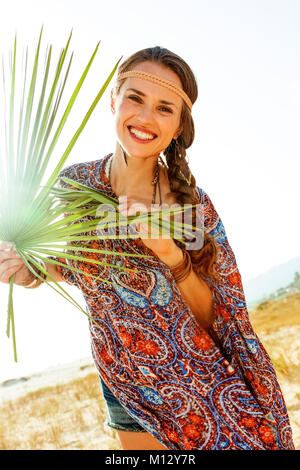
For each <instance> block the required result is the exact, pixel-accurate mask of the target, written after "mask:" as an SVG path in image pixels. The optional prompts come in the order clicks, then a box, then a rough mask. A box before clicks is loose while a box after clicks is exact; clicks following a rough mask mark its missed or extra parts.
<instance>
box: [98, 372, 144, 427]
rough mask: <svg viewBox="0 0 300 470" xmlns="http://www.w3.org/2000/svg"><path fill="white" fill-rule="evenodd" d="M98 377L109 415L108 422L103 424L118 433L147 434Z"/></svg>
mask: <svg viewBox="0 0 300 470" xmlns="http://www.w3.org/2000/svg"><path fill="white" fill-rule="evenodd" d="M99 377H100V384H101V387H102V393H103V397H104V399H105V402H106V407H107V411H108V414H109V420H108V421H105V423H104V424H105V425H106V426H109V427H111V428H114V429H117V430H118V431H131V432H132V431H133V432H147V431H146V430H145V429H144V428H142V426H140V425H139V424H138V423H137V422H136V421H135V420H134V419H133V418H132V417H131V416H130V415H129V414H128V413H127V411H126V410H125V408H123V406H122V405H121V404H120V403H119V402H118V400H117V399H116V397H115V396H114V395H113V393H112V392H111V391H110V389H109V388H108V387H107V385H106V384H105V383H104V382H103V380H102V378H101V376H99Z"/></svg>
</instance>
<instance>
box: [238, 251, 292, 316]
mask: <svg viewBox="0 0 300 470" xmlns="http://www.w3.org/2000/svg"><path fill="white" fill-rule="evenodd" d="M296 272H299V273H300V256H297V257H296V258H292V259H290V260H289V261H287V262H286V263H283V264H279V265H277V266H273V267H272V268H270V269H269V270H268V271H266V272H265V273H263V274H260V275H259V276H257V277H255V278H253V279H249V280H248V281H244V282H243V286H244V291H245V296H246V300H247V305H248V306H249V307H252V306H254V305H257V304H258V303H259V302H261V301H263V300H265V299H266V298H268V297H269V296H270V295H271V294H273V293H274V292H275V291H277V289H280V288H286V287H287V286H288V285H289V284H290V283H292V282H293V281H294V276H295V273H296Z"/></svg>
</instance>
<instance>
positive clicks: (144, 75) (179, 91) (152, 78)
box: [117, 70, 193, 111]
mask: <svg viewBox="0 0 300 470" xmlns="http://www.w3.org/2000/svg"><path fill="white" fill-rule="evenodd" d="M129 77H136V78H143V79H144V80H149V81H150V82H153V83H157V84H158V85H162V86H165V87H166V88H168V89H169V90H172V91H174V93H177V95H179V96H181V98H182V99H183V100H184V101H185V103H186V104H187V105H188V107H189V109H190V111H191V110H192V106H193V103H192V102H191V100H190V98H189V97H188V95H187V94H186V93H185V92H184V91H183V90H182V88H179V86H178V85H176V83H175V82H170V81H169V80H165V79H164V78H161V77H158V76H157V75H152V74H151V73H147V72H139V71H135V70H132V71H129V72H123V73H121V74H119V75H118V77H117V80H122V79H123V78H129Z"/></svg>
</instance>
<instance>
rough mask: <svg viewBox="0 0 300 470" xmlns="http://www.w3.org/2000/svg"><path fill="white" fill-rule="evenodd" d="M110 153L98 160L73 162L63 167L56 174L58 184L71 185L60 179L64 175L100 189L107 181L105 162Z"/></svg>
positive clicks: (66, 186)
mask: <svg viewBox="0 0 300 470" xmlns="http://www.w3.org/2000/svg"><path fill="white" fill-rule="evenodd" d="M110 155H111V154H108V155H106V156H105V157H102V158H100V159H98V160H90V161H86V162H80V163H75V164H73V165H69V166H67V167H65V168H64V169H63V170H61V171H60V173H59V175H58V184H59V186H61V187H64V188H68V187H69V188H70V187H71V185H69V184H67V183H66V182H64V181H63V180H62V177H66V178H70V179H72V180H74V181H76V182H78V183H82V184H85V185H87V186H90V187H92V188H93V189H100V187H101V186H103V187H104V186H105V185H106V183H107V175H106V171H105V170H106V163H107V160H108V157H109V156H110Z"/></svg>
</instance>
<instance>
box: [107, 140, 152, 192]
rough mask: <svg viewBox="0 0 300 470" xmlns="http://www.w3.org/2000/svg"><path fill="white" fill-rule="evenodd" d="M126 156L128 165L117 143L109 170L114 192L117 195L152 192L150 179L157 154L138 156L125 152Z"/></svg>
mask: <svg viewBox="0 0 300 470" xmlns="http://www.w3.org/2000/svg"><path fill="white" fill-rule="evenodd" d="M126 157H127V163H128V165H126V162H125V160H124V157H123V152H122V149H121V147H120V145H119V144H118V143H117V144H116V149H115V152H114V154H113V158H112V163H111V170H110V183H111V186H112V188H113V190H114V193H115V194H116V195H117V196H118V197H119V196H122V195H127V194H129V193H131V194H132V193H134V194H136V193H139V194H140V192H141V191H142V193H143V194H145V192H148V191H149V192H152V191H153V186H152V180H153V177H154V170H155V165H156V162H157V159H158V157H159V155H152V156H149V157H145V158H140V157H132V156H128V155H127V154H126Z"/></svg>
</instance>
